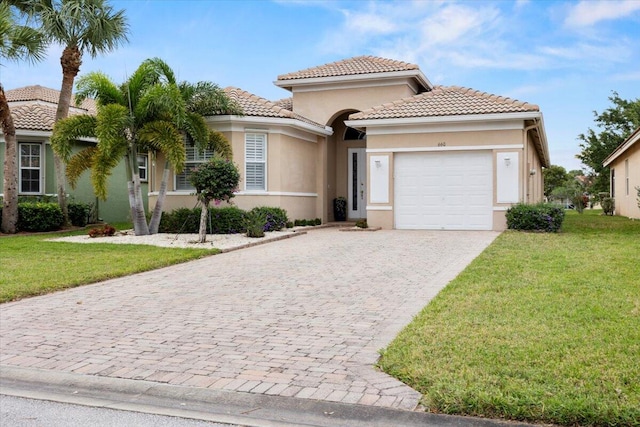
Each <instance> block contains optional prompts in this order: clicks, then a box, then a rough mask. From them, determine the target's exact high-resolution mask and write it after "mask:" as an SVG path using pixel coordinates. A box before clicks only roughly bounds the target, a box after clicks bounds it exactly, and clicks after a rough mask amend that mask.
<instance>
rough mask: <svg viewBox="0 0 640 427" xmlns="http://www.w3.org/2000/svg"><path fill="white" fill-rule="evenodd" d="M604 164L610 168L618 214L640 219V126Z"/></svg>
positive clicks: (612, 190) (612, 195) (613, 195)
mask: <svg viewBox="0 0 640 427" xmlns="http://www.w3.org/2000/svg"><path fill="white" fill-rule="evenodd" d="M603 166H605V167H608V168H609V173H610V176H611V197H613V198H614V200H615V213H616V215H622V216H626V217H629V218H636V219H640V207H638V193H637V190H636V187H640V128H638V129H636V130H635V131H634V132H633V133H632V134H631V135H629V137H628V138H627V139H626V140H625V141H624V142H623V143H622V144H620V146H619V147H618V148H616V149H615V150H614V151H613V153H611V154H610V155H609V156H608V157H607V158H606V159H605V160H604V162H603Z"/></svg>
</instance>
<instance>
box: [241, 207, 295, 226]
mask: <svg viewBox="0 0 640 427" xmlns="http://www.w3.org/2000/svg"><path fill="white" fill-rule="evenodd" d="M249 213H257V214H259V215H261V216H264V219H265V224H264V231H280V230H282V229H283V228H284V227H286V225H287V221H288V220H289V219H288V218H287V211H285V210H284V209H282V208H271V207H267V206H259V207H255V208H253V209H251V210H250V211H249Z"/></svg>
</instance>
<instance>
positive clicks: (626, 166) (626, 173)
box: [624, 159, 630, 196]
mask: <svg viewBox="0 0 640 427" xmlns="http://www.w3.org/2000/svg"><path fill="white" fill-rule="evenodd" d="M624 185H625V194H626V195H627V196H628V195H629V187H630V185H629V159H624Z"/></svg>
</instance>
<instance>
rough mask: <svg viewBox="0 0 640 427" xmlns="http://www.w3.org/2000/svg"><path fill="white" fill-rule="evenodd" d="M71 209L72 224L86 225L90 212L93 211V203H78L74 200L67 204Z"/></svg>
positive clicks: (77, 225) (70, 218)
mask: <svg viewBox="0 0 640 427" xmlns="http://www.w3.org/2000/svg"><path fill="white" fill-rule="evenodd" d="M67 209H68V210H69V220H70V221H71V225H75V226H76V227H84V226H85V225H87V222H88V221H89V214H90V213H91V205H90V204H88V203H76V202H72V203H69V204H67Z"/></svg>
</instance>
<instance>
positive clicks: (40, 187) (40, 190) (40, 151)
mask: <svg viewBox="0 0 640 427" xmlns="http://www.w3.org/2000/svg"><path fill="white" fill-rule="evenodd" d="M24 145H29V146H31V145H35V146H37V147H38V158H39V160H40V162H39V166H38V167H28V166H22V153H21V152H22V149H21V148H22V146H24ZM43 157H44V153H43V149H42V144H41V143H39V142H18V194H43V187H44V185H43V178H44V162H43V160H44V159H43ZM23 170H37V171H39V172H40V174H39V176H38V191H23V190H22V171H23Z"/></svg>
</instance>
